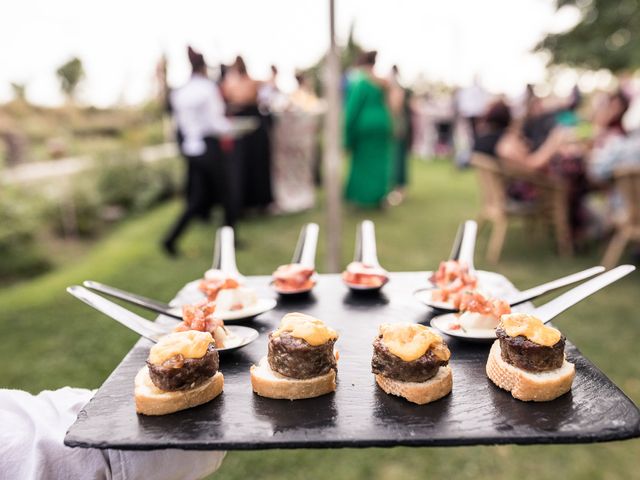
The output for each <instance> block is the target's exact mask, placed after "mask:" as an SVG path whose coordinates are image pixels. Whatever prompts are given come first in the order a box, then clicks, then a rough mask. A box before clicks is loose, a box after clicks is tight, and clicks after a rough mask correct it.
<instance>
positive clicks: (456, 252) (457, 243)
mask: <svg viewBox="0 0 640 480" xmlns="http://www.w3.org/2000/svg"><path fill="white" fill-rule="evenodd" d="M463 236H464V222H463V223H461V224H460V225H459V226H458V231H457V232H456V238H455V239H454V240H453V245H452V246H451V253H450V254H449V259H450V260H458V259H459V258H460V247H461V246H462V237H463Z"/></svg>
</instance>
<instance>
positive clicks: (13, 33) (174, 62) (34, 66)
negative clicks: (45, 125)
mask: <svg viewBox="0 0 640 480" xmlns="http://www.w3.org/2000/svg"><path fill="white" fill-rule="evenodd" d="M577 20H578V14H577V13H576V11H575V10H571V9H563V10H561V11H559V12H556V11H555V7H554V2H553V1H552V0H447V1H440V0H385V1H381V0H368V1H367V0H336V29H337V36H338V41H339V42H342V43H344V42H345V41H346V39H347V36H348V32H349V28H350V26H351V25H352V24H354V25H355V37H356V40H357V41H358V42H359V43H360V44H362V45H363V46H364V47H365V48H367V49H376V50H378V51H379V56H378V59H379V63H378V67H377V68H378V73H379V74H381V75H384V74H386V73H387V72H388V70H389V68H390V66H391V65H393V64H394V63H396V64H398V66H399V68H400V71H401V73H402V76H403V79H404V80H405V81H406V82H407V83H410V82H412V81H413V80H415V79H416V78H417V77H418V76H419V75H422V76H423V77H425V78H428V79H431V80H439V81H445V82H448V83H452V84H456V85H468V84H469V83H471V81H472V79H473V77H474V75H476V74H477V75H479V77H480V79H481V81H482V84H483V85H484V86H485V87H487V88H488V89H490V90H491V91H494V92H496V93H498V92H501V93H507V94H509V95H516V94H518V93H520V92H521V90H522V89H523V88H524V85H525V84H526V83H539V82H543V81H544V79H545V62H544V58H542V57H541V56H540V55H534V54H532V53H530V52H531V49H532V47H533V46H534V45H535V44H536V43H537V41H538V40H539V39H541V38H542V37H543V36H544V35H545V34H546V33H547V32H557V31H562V30H563V29H566V28H569V27H570V26H571V25H573V24H574V23H575V22H576V21H577ZM328 24H329V15H328V1H325V0H268V1H267V0H233V1H229V0H209V1H204V0H181V1H179V2H178V1H168V0H155V1H153V0H110V1H108V2H97V1H87V0H56V1H55V2H52V1H49V0H14V1H13V2H11V3H10V4H9V5H7V4H5V5H4V6H3V12H2V15H1V16H0V45H1V46H2V47H0V65H1V67H0V101H6V100H8V99H10V98H11V88H10V82H19V83H26V85H27V97H28V99H29V100H30V101H32V102H34V103H38V104H44V105H55V104H59V103H61V102H62V101H63V97H62V95H61V94H60V91H59V84H58V81H57V79H56V77H55V70H56V69H57V68H58V67H59V66H60V65H61V64H62V63H64V62H65V61H66V60H68V59H69V58H71V57H72V56H78V57H80V58H81V59H82V61H83V63H84V66H85V70H86V79H85V80H84V82H83V84H82V87H81V90H80V92H79V99H80V100H81V101H83V102H86V103H90V104H94V105H97V106H109V105H112V104H114V103H137V102H141V101H143V100H144V99H145V98H148V97H149V96H150V95H151V94H152V92H153V87H154V84H153V76H154V69H155V65H156V63H157V61H158V59H159V58H160V56H161V54H162V53H163V52H164V53H166V55H167V57H168V61H169V83H170V85H171V86H179V85H180V84H181V83H183V82H185V81H186V79H187V78H188V75H189V67H188V63H187V59H186V46H187V45H189V44H190V45H193V46H194V47H195V48H196V49H199V50H201V51H202V52H203V53H204V54H205V57H206V59H207V61H208V63H210V64H212V65H215V64H217V63H219V62H227V63H228V62H231V61H232V60H233V58H234V57H235V55H237V54H242V55H243V56H244V58H245V61H246V63H247V65H248V67H249V72H250V73H251V74H252V75H253V76H255V77H256V78H266V77H267V75H268V69H269V66H270V65H271V64H275V65H277V66H278V68H279V70H280V78H279V84H280V86H281V88H282V89H284V90H291V89H292V88H293V86H294V79H293V72H294V70H295V69H296V68H300V67H308V66H310V65H312V64H314V63H315V62H316V61H317V60H318V58H320V57H321V56H322V55H323V54H324V52H325V51H326V49H327V46H328V42H329V34H328V30H329V27H328Z"/></svg>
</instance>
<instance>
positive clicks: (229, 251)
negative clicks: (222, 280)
mask: <svg viewBox="0 0 640 480" xmlns="http://www.w3.org/2000/svg"><path fill="white" fill-rule="evenodd" d="M211 268H213V269H214V270H220V271H222V272H223V273H225V274H226V275H227V276H229V277H232V278H237V279H241V278H242V275H240V272H239V271H238V267H237V266H236V245H235V239H234V233H233V228H231V227H229V226H224V227H220V228H219V229H218V231H217V232H216V245H215V249H214V252H213V265H212V266H211Z"/></svg>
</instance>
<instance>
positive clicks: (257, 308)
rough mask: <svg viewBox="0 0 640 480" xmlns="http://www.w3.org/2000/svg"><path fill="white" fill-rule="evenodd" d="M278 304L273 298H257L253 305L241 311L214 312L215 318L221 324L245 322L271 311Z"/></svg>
mask: <svg viewBox="0 0 640 480" xmlns="http://www.w3.org/2000/svg"><path fill="white" fill-rule="evenodd" d="M277 303H278V302H276V300H275V299H273V298H259V299H258V301H257V302H256V304H255V305H252V306H250V307H246V308H243V309H242V310H229V311H226V312H218V311H216V312H215V317H216V318H219V319H220V320H222V321H223V322H229V321H234V320H245V319H247V318H253V317H256V316H258V315H260V314H262V313H265V312H268V311H269V310H273V309H274V308H275V307H276V305H277Z"/></svg>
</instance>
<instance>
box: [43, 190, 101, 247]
mask: <svg viewBox="0 0 640 480" xmlns="http://www.w3.org/2000/svg"><path fill="white" fill-rule="evenodd" d="M63 195H64V196H63V197H60V198H56V199H53V200H51V201H50V202H49V208H48V210H49V211H48V218H49V219H51V227H52V229H53V231H54V233H56V234H57V235H59V236H65V235H67V234H76V235H78V236H80V237H93V236H95V235H96V234H97V233H98V232H99V231H100V228H101V227H102V225H103V216H102V208H103V204H102V199H101V198H100V194H99V193H98V192H97V190H96V182H95V181H90V180H88V179H82V180H80V181H77V182H74V183H73V187H72V191H71V192H65V193H64V194H63ZM65 217H66V218H65ZM69 217H72V218H71V219H69ZM69 220H71V221H72V222H73V225H68V224H66V222H68V221H69ZM70 227H73V228H74V230H73V231H67V229H68V228H70Z"/></svg>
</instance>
